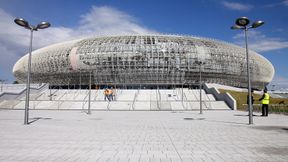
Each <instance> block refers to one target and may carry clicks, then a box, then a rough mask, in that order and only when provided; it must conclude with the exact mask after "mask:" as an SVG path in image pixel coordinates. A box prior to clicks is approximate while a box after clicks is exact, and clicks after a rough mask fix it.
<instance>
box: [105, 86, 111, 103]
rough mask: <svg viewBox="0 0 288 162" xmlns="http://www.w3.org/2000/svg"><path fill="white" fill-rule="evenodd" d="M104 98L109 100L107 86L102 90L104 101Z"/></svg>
mask: <svg viewBox="0 0 288 162" xmlns="http://www.w3.org/2000/svg"><path fill="white" fill-rule="evenodd" d="M106 99H108V101H110V96H109V90H108V89H107V88H105V90H104V100H105V101H106Z"/></svg>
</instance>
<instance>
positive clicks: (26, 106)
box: [14, 18, 50, 125]
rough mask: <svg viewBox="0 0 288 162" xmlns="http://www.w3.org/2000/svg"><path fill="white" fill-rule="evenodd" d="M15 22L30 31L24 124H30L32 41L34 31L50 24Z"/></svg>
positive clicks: (18, 19)
mask: <svg viewBox="0 0 288 162" xmlns="http://www.w3.org/2000/svg"><path fill="white" fill-rule="evenodd" d="M14 22H15V23H16V24H17V25H19V26H22V27H24V28H25V29H28V30H30V46H29V55H28V72H27V82H26V100H25V113H24V124H25V125H27V124H29V122H28V120H29V95H30V74H31V53H32V39H33V31H37V30H38V29H45V28H48V27H50V23H48V22H41V23H39V24H38V25H37V26H33V25H30V24H29V23H28V21H26V20H24V19H22V18H16V19H15V20H14Z"/></svg>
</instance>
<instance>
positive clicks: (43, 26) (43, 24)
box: [36, 22, 51, 29]
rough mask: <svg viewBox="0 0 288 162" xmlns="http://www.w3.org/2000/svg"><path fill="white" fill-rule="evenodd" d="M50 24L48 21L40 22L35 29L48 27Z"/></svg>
mask: <svg viewBox="0 0 288 162" xmlns="http://www.w3.org/2000/svg"><path fill="white" fill-rule="evenodd" d="M50 26H51V24H50V23H49V22H41V23H40V24H38V25H37V27H36V28H37V29H45V28H48V27H50Z"/></svg>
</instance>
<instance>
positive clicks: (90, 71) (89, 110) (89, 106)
mask: <svg viewBox="0 0 288 162" xmlns="http://www.w3.org/2000/svg"><path fill="white" fill-rule="evenodd" d="M83 63H84V64H85V65H88V66H89V94H88V95H89V97H88V100H89V101H88V112H87V114H89V115H90V114H91V73H92V69H91V65H93V64H91V63H90V62H87V61H83Z"/></svg>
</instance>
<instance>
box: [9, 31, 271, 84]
mask: <svg viewBox="0 0 288 162" xmlns="http://www.w3.org/2000/svg"><path fill="white" fill-rule="evenodd" d="M250 57H251V59H250V65H251V66H250V68H251V79H252V86H253V87H254V88H262V87H263V86H265V85H267V84H268V83H269V82H270V81H271V80H272V78H273V76H274V68H273V66H272V64H271V63H270V62H269V61H268V60H267V59H265V58H264V57H263V56H261V55H259V54H257V53H256V52H253V51H250ZM27 58H28V57H27V55H26V56H23V57H22V58H21V59H20V60H18V62H17V63H16V64H15V66H14V68H13V73H14V75H15V76H16V78H17V80H19V81H20V82H24V81H25V79H26V75H27ZM197 61H202V62H205V64H204V65H202V68H201V72H202V77H203V81H204V82H209V83H220V84H225V85H231V86H237V87H247V80H246V78H247V77H246V76H247V71H246V52H245V49H244V48H241V47H238V46H235V45H232V44H228V43H225V42H221V41H216V40H212V39H204V38H199V37H190V36H175V35H135V36H110V37H93V38H86V39H81V40H75V41H70V42H64V43H61V44H56V45H52V46H47V47H45V48H42V49H39V50H36V51H34V52H33V53H32V70H31V77H32V81H33V82H35V83H36V82H49V83H51V84H58V85H61V84H66V85H67V84H88V81H89V72H90V71H92V74H93V83H95V84H128V85H129V84H151V85H181V84H196V83H198V82H199V79H198V78H199V70H200V69H199V65H197V64H196V63H195V62H197ZM87 63H89V64H87Z"/></svg>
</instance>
